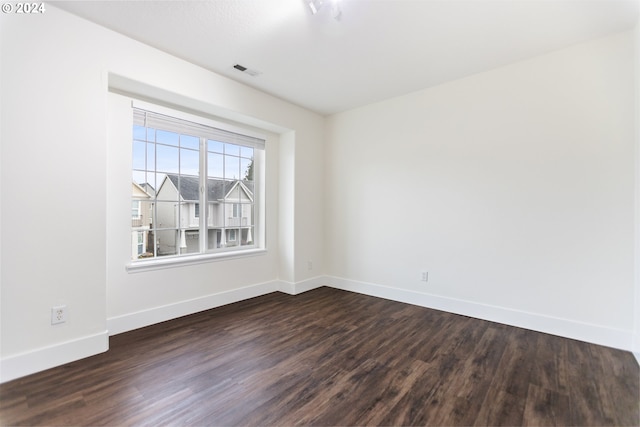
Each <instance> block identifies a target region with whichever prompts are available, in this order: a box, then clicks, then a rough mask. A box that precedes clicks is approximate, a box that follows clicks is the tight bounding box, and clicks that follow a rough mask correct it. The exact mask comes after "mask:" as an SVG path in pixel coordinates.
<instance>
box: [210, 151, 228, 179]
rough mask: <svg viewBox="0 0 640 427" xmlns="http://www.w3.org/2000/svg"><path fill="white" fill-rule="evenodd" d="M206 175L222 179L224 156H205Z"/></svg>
mask: <svg viewBox="0 0 640 427" xmlns="http://www.w3.org/2000/svg"><path fill="white" fill-rule="evenodd" d="M207 175H208V176H210V177H214V178H223V177H224V156H223V155H222V154H212V153H209V154H208V155H207Z"/></svg>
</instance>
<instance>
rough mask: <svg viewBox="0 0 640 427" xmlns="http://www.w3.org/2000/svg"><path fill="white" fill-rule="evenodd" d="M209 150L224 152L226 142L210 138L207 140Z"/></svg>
mask: <svg viewBox="0 0 640 427" xmlns="http://www.w3.org/2000/svg"><path fill="white" fill-rule="evenodd" d="M207 151H210V152H212V153H221V154H222V153H224V144H223V143H222V142H218V141H213V140H211V139H210V140H208V141H207Z"/></svg>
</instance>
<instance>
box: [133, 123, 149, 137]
mask: <svg viewBox="0 0 640 427" xmlns="http://www.w3.org/2000/svg"><path fill="white" fill-rule="evenodd" d="M146 137H147V134H146V128H145V127H144V126H138V125H133V139H137V140H138V141H144V140H146Z"/></svg>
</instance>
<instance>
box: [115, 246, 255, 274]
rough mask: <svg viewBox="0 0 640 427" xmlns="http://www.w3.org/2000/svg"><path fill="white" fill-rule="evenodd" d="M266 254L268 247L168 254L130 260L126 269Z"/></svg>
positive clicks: (198, 262) (142, 270) (142, 269)
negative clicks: (190, 253)
mask: <svg viewBox="0 0 640 427" xmlns="http://www.w3.org/2000/svg"><path fill="white" fill-rule="evenodd" d="M266 254H267V249H266V248H252V249H243V250H229V251H221V252H216V253H205V254H192V255H179V256H178V255H176V256H166V257H162V258H152V259H146V260H140V261H136V262H130V263H128V264H127V265H126V270H127V272H128V273H139V272H144V271H153V270H159V269H164V268H175V267H182V266H186V265H194V264H203V263H207V262H214V261H225V260H230V259H235V258H247V257H252V256H260V255H266Z"/></svg>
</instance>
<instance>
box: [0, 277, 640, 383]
mask: <svg viewBox="0 0 640 427" xmlns="http://www.w3.org/2000/svg"><path fill="white" fill-rule="evenodd" d="M322 286H329V287H333V288H336V289H343V290H346V291H352V292H357V293H361V294H364V295H370V296H374V297H378V298H385V299H389V300H393V301H398V302H403V303H407V304H413V305H418V306H422V307H427V308H432V309H436V310H442V311H446V312H449V313H455V314H460V315H463V316H469V317H475V318H478V319H483V320H489V321H492V322H498V323H502V324H506V325H511V326H517V327H521V328H525V329H530V330H534V331H539V332H544V333H548V334H552V335H558V336H562V337H566V338H571V339H577V340H580V341H585V342H590V343H594V344H599V345H604V346H608V347H614V348H619V349H623V350H627V351H632V352H634V355H635V357H636V359H637V360H638V363H639V364H640V352H639V351H638V349H637V348H635V347H634V335H633V332H632V331H627V330H622V329H613V328H607V327H603V326H599V325H593V324H588V323H582V322H576V321H573V320H568V319H560V318H555V317H550V316H545V315H541V314H536V313H529V312H524V311H518V310H512V309H508V308H504V307H497V306H491V305H486V304H480V303H476V302H472V301H464V300H458V299H454V298H446V297H441V296H437V295H431V294H424V293H420V292H415V291H410V290H406V289H399V288H392V287H388V286H382V285H377V284H373V283H365V282H359V281H355V280H348V279H343V278H339V277H333V276H317V277H313V278H311V279H307V280H303V281H300V282H295V283H293V282H285V281H282V280H274V281H270V282H265V283H259V284H256V285H252V286H247V287H244V288H239V289H233V290H230V291H225V292H220V293H216V294H211V295H207V296H204V297H200V298H194V299H192V300H187V301H181V302H177V303H174V304H168V305H165V306H161V307H154V308H150V309H148V310H143V311H139V312H136V313H130V314H126V315H123V316H116V317H112V318H109V319H107V326H108V331H105V332H102V333H99V334H95V335H91V336H87V337H82V338H78V339H75V340H71V341H68V342H63V343H60V344H56V345H53V346H49V347H44V348H40V349H36V350H33V351H30V352H26V353H23V354H18V355H15V356H10V357H7V358H4V359H2V360H0V383H2V382H7V381H11V380H13V379H16V378H20V377H23V376H26V375H30V374H33V373H36V372H39V371H43V370H46V369H49V368H53V367H55V366H59V365H63V364H65V363H69V362H72V361H75V360H78V359H82V358H85V357H88V356H92V355H95V354H98V353H102V352H105V351H107V350H108V348H109V335H116V334H119V333H123V332H127V331H131V330H134V329H138V328H142V327H145V326H149V325H153V324H156V323H160V322H164V321H167V320H171V319H175V318H178V317H182V316H187V315H189V314H194V313H197V312H200V311H204V310H209V309H212V308H215V307H220V306H223V305H227V304H231V303H234V302H238V301H242V300H246V299H249V298H254V297H258V296H260V295H265V294H269V293H271V292H276V291H280V292H284V293H287V294H290V295H297V294H300V293H303V292H307V291H309V290H312V289H315V288H319V287H322Z"/></svg>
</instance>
